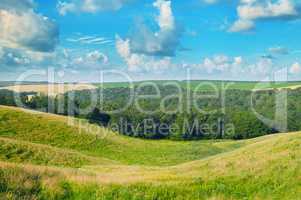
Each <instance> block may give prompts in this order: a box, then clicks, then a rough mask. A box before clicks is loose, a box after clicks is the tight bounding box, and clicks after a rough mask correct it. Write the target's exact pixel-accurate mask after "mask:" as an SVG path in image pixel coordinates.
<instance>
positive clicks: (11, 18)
mask: <svg viewBox="0 0 301 200" xmlns="http://www.w3.org/2000/svg"><path fill="white" fill-rule="evenodd" d="M13 3H16V4H13ZM32 5H33V2H32V1H29V0H27V1H16V0H13V1H10V2H9V1H7V0H4V1H1V2H0V24H1V26H0V45H1V46H3V47H7V48H13V49H25V50H29V51H38V52H51V51H54V49H55V47H56V45H57V43H58V39H59V30H58V27H57V26H56V24H55V23H54V22H53V21H51V20H50V19H48V18H47V17H44V16H42V15H40V14H37V13H35V12H34V10H33V8H32V7H30V6H32Z"/></svg>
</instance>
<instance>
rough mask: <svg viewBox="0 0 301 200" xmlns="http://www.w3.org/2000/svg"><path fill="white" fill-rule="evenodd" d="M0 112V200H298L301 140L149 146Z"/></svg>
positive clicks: (53, 119)
mask: <svg viewBox="0 0 301 200" xmlns="http://www.w3.org/2000/svg"><path fill="white" fill-rule="evenodd" d="M66 121H67V119H66V118H65V117H61V116H56V115H49V114H42V113H39V114H30V113H25V112H24V111H23V110H21V109H16V108H9V107H0V160H2V161H0V199H70V200H71V199H72V200H73V199H78V200H82V199H95V200H96V199H100V200H102V199H112V200H116V199H120V200H124V199H125V200H127V199H131V200H132V199H137V200H140V199H149V200H155V199H162V200H163V199H239V200H240V199H250V200H253V199H284V200H285V199H287V200H290V199H297V200H298V199H301V133H287V134H277V135H270V136H264V137H260V138H255V139H251V140H245V141H214V140H212V141H194V142H176V141H165V140H162V141H151V140H140V139H133V138H128V137H123V136H119V135H116V134H114V133H111V132H109V131H108V130H105V129H101V130H102V131H103V132H105V134H104V133H103V134H104V135H106V137H105V138H98V139H96V136H95V134H94V133H93V132H89V131H87V132H83V131H82V132H80V131H79V130H78V129H77V128H76V127H75V126H68V125H67V124H66Z"/></svg>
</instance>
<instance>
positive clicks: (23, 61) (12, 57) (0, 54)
mask: <svg viewBox="0 0 301 200" xmlns="http://www.w3.org/2000/svg"><path fill="white" fill-rule="evenodd" d="M0 63H1V64H2V65H4V66H26V65H29V64H30V63H31V59H30V57H29V56H28V55H26V54H23V53H22V52H20V51H17V50H14V49H8V48H3V47H0Z"/></svg>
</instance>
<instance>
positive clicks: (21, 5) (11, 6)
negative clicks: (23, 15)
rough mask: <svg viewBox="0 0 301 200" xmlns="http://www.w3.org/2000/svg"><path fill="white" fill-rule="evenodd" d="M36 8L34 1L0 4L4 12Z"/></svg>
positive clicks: (12, 0)
mask: <svg viewBox="0 0 301 200" xmlns="http://www.w3.org/2000/svg"><path fill="white" fill-rule="evenodd" d="M34 6H35V4H34V1H33V0H22V1H20V0H1V2H0V9H2V10H13V11H24V10H28V9H31V8H33V7H34Z"/></svg>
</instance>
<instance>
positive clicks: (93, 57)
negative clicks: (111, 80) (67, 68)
mask: <svg viewBox="0 0 301 200" xmlns="http://www.w3.org/2000/svg"><path fill="white" fill-rule="evenodd" d="M86 58H87V61H88V62H95V63H97V62H100V63H104V64H107V63H108V62H109V58H108V57H107V56H106V55H105V54H103V53H101V52H99V51H92V52H89V53H88V54H87V55H86Z"/></svg>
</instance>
